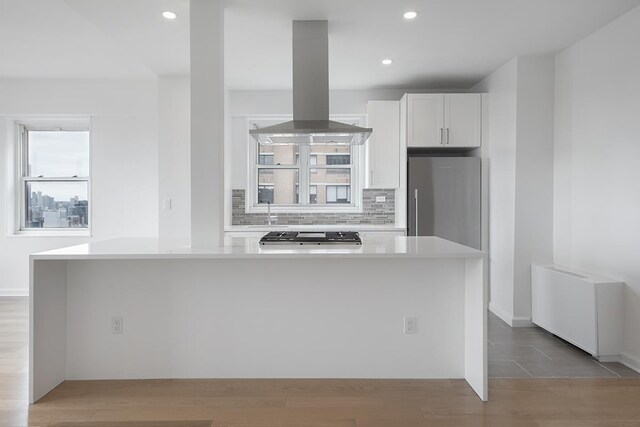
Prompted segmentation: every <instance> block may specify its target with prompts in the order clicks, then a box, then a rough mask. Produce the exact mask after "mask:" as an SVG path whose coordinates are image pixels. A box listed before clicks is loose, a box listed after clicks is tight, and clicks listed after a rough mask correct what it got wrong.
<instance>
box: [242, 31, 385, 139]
mask: <svg viewBox="0 0 640 427" xmlns="http://www.w3.org/2000/svg"><path fill="white" fill-rule="evenodd" d="M328 34H329V31H328V22H327V21H293V121H290V122H286V123H281V124H278V125H274V126H269V127H264V128H260V129H251V130H250V131H249V134H250V135H251V136H252V137H253V138H254V139H255V140H256V141H258V142H260V143H261V144H340V145H361V144H364V142H365V141H366V140H367V138H369V136H370V135H371V133H372V132H373V129H370V128H362V127H359V126H353V125H349V124H346V123H340V122H335V121H331V120H329V37H328Z"/></svg>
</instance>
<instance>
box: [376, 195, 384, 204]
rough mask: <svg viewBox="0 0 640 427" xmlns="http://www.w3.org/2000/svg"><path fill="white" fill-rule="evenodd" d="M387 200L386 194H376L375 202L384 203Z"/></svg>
mask: <svg viewBox="0 0 640 427" xmlns="http://www.w3.org/2000/svg"><path fill="white" fill-rule="evenodd" d="M386 201H387V196H376V203H384V202H386Z"/></svg>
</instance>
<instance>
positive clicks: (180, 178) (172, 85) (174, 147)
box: [158, 77, 191, 239]
mask: <svg viewBox="0 0 640 427" xmlns="http://www.w3.org/2000/svg"><path fill="white" fill-rule="evenodd" d="M189 94H190V84H189V79H188V78H181V77H161V78H160V79H158V103H159V107H158V122H159V123H158V169H159V170H160V171H161V173H160V176H159V177H158V185H159V190H158V191H159V199H160V212H159V219H158V220H159V230H158V235H159V237H161V238H175V239H188V238H189V236H190V235H191V174H190V165H191V138H190V132H191V126H190V116H189V107H190V102H189ZM165 200H170V201H171V209H170V210H165V209H164V208H163V201H165Z"/></svg>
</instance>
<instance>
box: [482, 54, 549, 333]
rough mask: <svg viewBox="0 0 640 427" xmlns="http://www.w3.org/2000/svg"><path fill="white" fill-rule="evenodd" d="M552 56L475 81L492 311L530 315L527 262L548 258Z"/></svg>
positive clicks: (511, 316)
mask: <svg viewBox="0 0 640 427" xmlns="http://www.w3.org/2000/svg"><path fill="white" fill-rule="evenodd" d="M553 76H554V67H553V58H552V57H550V56H525V57H517V58H514V59H512V60H511V61H509V62H508V63H507V64H505V65H503V66H502V67H500V68H499V69H498V70H496V71H495V72H493V73H492V74H491V75H490V76H488V77H487V78H486V79H484V80H483V81H482V82H480V83H479V84H478V85H476V86H475V87H474V88H473V89H472V91H478V92H485V93H486V95H485V96H484V98H483V100H485V101H486V105H485V106H484V108H483V112H484V113H485V114H486V115H488V117H485V120H484V123H485V125H486V126H487V127H488V130H487V133H485V137H486V138H485V139H484V140H483V150H482V155H483V156H488V157H489V167H490V172H489V180H490V184H489V194H490V196H489V230H490V232H489V235H490V243H489V246H490V268H489V270H490V273H489V274H490V276H489V277H490V285H491V286H490V300H491V310H492V311H493V312H494V313H495V314H497V315H498V316H500V317H501V318H502V319H504V320H505V321H506V322H507V323H509V324H511V325H513V326H523V325H528V324H529V322H530V318H531V279H530V277H531V263H532V262H549V261H551V260H552V257H553V248H552V243H551V242H552V228H553V220H552V212H553V184H552V183H553V170H552V165H553V95H554V94H553V83H554V81H553Z"/></svg>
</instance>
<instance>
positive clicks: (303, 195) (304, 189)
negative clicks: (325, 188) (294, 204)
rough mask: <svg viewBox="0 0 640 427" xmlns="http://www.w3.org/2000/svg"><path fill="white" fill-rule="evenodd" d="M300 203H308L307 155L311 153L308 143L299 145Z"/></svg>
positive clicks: (308, 171)
mask: <svg viewBox="0 0 640 427" xmlns="http://www.w3.org/2000/svg"><path fill="white" fill-rule="evenodd" d="M299 147H300V148H299V151H300V154H301V155H300V205H301V206H307V205H308V204H309V177H310V168H309V163H310V161H309V157H310V153H311V146H310V145H300V146H299Z"/></svg>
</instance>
